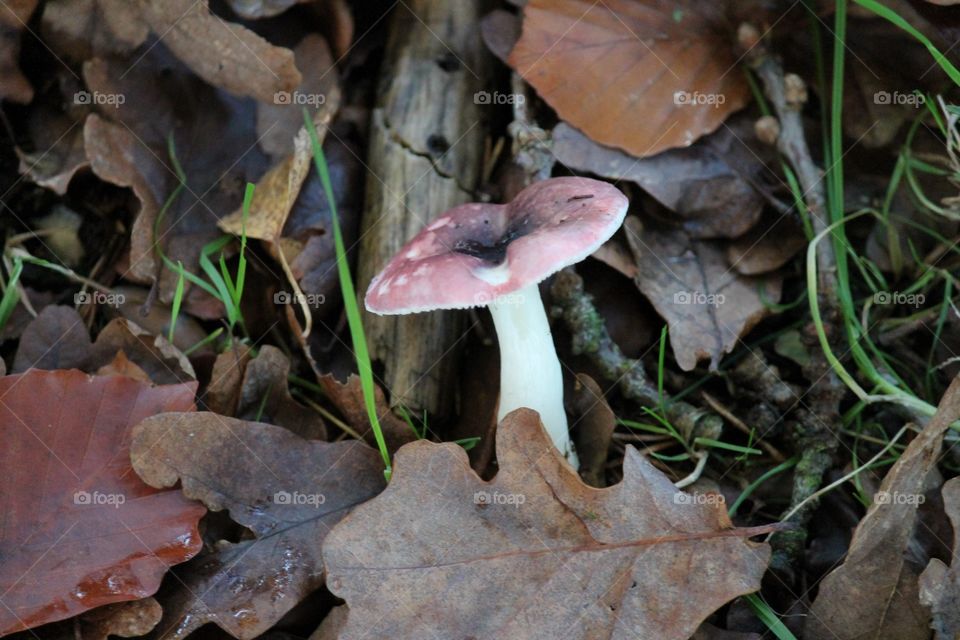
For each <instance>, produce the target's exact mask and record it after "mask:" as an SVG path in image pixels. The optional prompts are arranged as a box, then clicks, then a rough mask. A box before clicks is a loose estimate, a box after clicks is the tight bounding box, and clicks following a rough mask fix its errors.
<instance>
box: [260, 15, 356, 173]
mask: <svg viewBox="0 0 960 640" xmlns="http://www.w3.org/2000/svg"><path fill="white" fill-rule="evenodd" d="M293 54H294V56H296V60H297V66H299V67H300V68H302V69H303V70H304V76H303V81H302V82H301V83H300V85H299V86H298V87H297V88H296V89H295V91H294V93H295V94H296V95H295V96H294V95H291V96H289V98H290V99H289V100H288V99H286V98H287V96H283V97H284V98H285V99H284V100H283V101H280V102H279V103H278V102H277V101H275V100H271V101H270V102H259V103H257V136H258V137H257V143H258V144H259V145H260V148H261V149H263V150H264V151H265V152H267V153H268V154H270V156H271V157H272V158H273V159H274V160H279V159H282V158H285V157H287V156H289V155H290V154H291V153H293V152H294V149H295V147H294V138H296V137H297V133H298V132H299V131H300V129H302V128H303V109H304V107H307V110H308V111H309V112H311V113H314V118H313V122H314V124H315V125H316V127H317V133H318V134H319V135H322V134H323V133H324V131H325V129H326V127H327V125H328V124H329V123H330V120H331V118H332V117H333V115H334V114H335V113H336V112H337V109H339V107H340V74H339V73H337V68H336V64H335V63H334V61H333V57H332V56H331V54H330V47H329V46H327V41H326V40H324V39H323V38H322V37H320V36H318V35H316V34H313V33H311V34H308V35H307V36H305V37H304V38H303V40H301V41H300V44H298V45H297V46H296V47H295V48H294V50H293ZM294 97H296V100H294ZM304 102H305V103H306V104H304ZM322 139H323V138H321V140H322Z"/></svg>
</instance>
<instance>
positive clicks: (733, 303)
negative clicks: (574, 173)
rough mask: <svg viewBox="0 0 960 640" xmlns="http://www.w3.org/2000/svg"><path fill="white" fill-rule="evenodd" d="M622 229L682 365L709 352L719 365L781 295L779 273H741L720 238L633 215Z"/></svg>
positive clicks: (688, 368)
mask: <svg viewBox="0 0 960 640" xmlns="http://www.w3.org/2000/svg"><path fill="white" fill-rule="evenodd" d="M624 230H625V231H626V237H627V243H628V244H629V245H630V250H631V251H632V252H633V255H634V258H635V259H636V261H637V267H638V270H637V275H636V277H634V282H636V284H637V287H638V288H639V289H640V291H642V292H643V295H645V296H646V297H647V298H648V299H649V300H650V302H651V304H653V306H654V308H655V309H656V310H657V313H659V314H660V316H661V317H663V319H664V320H666V321H667V324H668V325H669V326H670V346H671V348H672V349H673V355H674V357H675V358H676V360H677V364H678V365H680V368H681V369H683V370H684V371H691V370H693V368H694V367H696V366H697V362H698V361H699V360H702V359H705V358H709V359H710V366H711V368H715V367H716V366H717V365H718V364H719V362H720V359H721V358H722V357H723V356H724V355H725V354H727V353H730V352H731V351H732V350H733V348H734V347H735V346H736V345H737V341H738V340H739V339H740V336H742V335H744V334H746V333H747V332H748V331H750V329H752V328H753V327H754V325H756V324H757V323H758V322H760V320H762V319H763V318H764V317H765V316H766V315H767V314H768V313H769V309H768V308H767V306H766V305H765V304H764V303H765V302H767V303H776V302H778V301H779V300H780V293H781V284H782V278H781V277H780V276H778V275H776V274H770V275H767V276H754V277H750V276H744V275H741V274H739V273H737V272H736V271H735V270H734V269H733V268H731V267H730V265H729V264H728V262H727V259H726V257H725V255H724V251H723V249H722V248H721V246H720V245H719V243H717V242H716V241H708V240H692V239H690V238H689V237H688V236H687V234H686V233H684V232H683V231H680V230H672V231H655V230H651V229H644V228H643V225H642V224H641V222H640V220H639V219H638V218H636V217H633V216H631V217H628V218H627V220H626V221H625V222H624Z"/></svg>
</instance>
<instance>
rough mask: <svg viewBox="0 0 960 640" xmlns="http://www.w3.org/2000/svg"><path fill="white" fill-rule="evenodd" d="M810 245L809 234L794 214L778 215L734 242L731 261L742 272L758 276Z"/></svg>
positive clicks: (728, 252) (731, 244)
mask: <svg viewBox="0 0 960 640" xmlns="http://www.w3.org/2000/svg"><path fill="white" fill-rule="evenodd" d="M806 246H807V237H806V236H805V235H804V234H803V229H802V228H801V227H800V224H799V223H798V222H797V221H796V220H795V219H794V218H792V217H790V216H787V215H780V214H777V216H776V218H771V219H770V220H761V222H760V224H758V225H757V226H755V227H753V228H752V229H750V231H748V232H747V233H745V234H744V235H742V236H740V237H739V238H737V239H736V240H734V241H733V242H731V243H730V245H729V246H728V247H727V261H728V262H729V263H730V266H731V267H733V268H734V269H736V270H737V271H738V272H739V273H742V274H743V275H745V276H754V275H758V274H761V273H769V272H771V271H775V270H777V269H779V268H780V267H782V266H783V265H785V264H787V262H789V261H790V260H792V259H793V257H794V256H795V255H797V254H798V253H799V252H800V251H801V250H802V249H803V248H804V247H806Z"/></svg>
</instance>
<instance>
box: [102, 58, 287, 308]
mask: <svg viewBox="0 0 960 640" xmlns="http://www.w3.org/2000/svg"><path fill="white" fill-rule="evenodd" d="M163 42H164V43H165V42H167V41H166V39H164V40H163ZM83 72H84V79H85V80H86V83H87V87H88V89H89V90H90V91H91V92H98V93H101V94H105V95H106V94H109V95H123V96H124V97H125V100H124V101H123V103H122V104H118V105H117V106H116V107H108V108H104V109H102V110H101V112H100V113H99V114H94V115H91V116H89V117H88V119H87V123H86V127H85V131H84V134H85V135H84V137H85V144H86V149H87V156H88V157H89V159H90V164H91V168H92V170H93V171H94V172H95V173H96V174H97V175H98V176H100V177H101V178H102V179H104V180H106V181H107V182H111V183H113V184H117V185H120V186H129V187H131V188H132V189H133V191H134V194H135V195H136V197H137V199H138V200H139V201H140V203H141V210H140V212H139V213H138V215H137V217H136V219H135V221H134V224H133V228H132V229H131V242H130V266H129V268H128V270H127V272H125V273H124V274H122V275H123V276H124V277H127V278H128V279H133V280H136V281H139V282H144V283H149V282H152V281H153V280H154V279H155V278H156V276H157V269H158V264H157V262H158V258H157V257H156V247H155V242H154V225H155V224H156V223H157V215H158V213H159V210H160V206H161V205H162V203H163V202H164V201H165V200H166V198H167V197H168V196H169V195H170V193H172V192H173V190H174V188H175V187H176V186H177V184H178V180H177V177H176V174H175V173H174V171H173V169H172V168H171V166H170V160H169V153H168V138H169V136H170V135H173V138H174V142H175V146H176V150H177V158H178V160H179V162H180V163H181V165H182V166H183V170H184V172H185V174H186V188H185V189H184V190H183V191H182V192H181V194H180V196H179V197H178V198H177V200H176V201H175V202H174V203H173V204H172V205H171V206H170V207H169V209H168V210H167V212H166V215H165V216H164V219H163V221H162V223H161V224H160V226H159V229H158V239H159V240H160V241H161V244H162V245H163V247H162V248H163V251H164V252H165V253H166V255H167V256H168V257H169V259H170V260H171V261H173V262H174V263H175V262H176V261H177V260H182V262H183V265H184V267H186V268H187V269H189V270H190V271H192V272H194V273H197V272H199V266H198V264H197V263H198V259H199V253H200V250H201V248H202V246H203V245H204V244H206V243H207V242H209V241H211V240H213V239H215V238H217V237H219V235H220V232H219V230H218V229H217V226H216V225H217V221H218V219H219V217H221V216H223V215H224V214H225V213H226V212H228V211H233V210H234V209H236V208H237V207H239V206H240V203H241V202H242V200H243V185H244V184H245V183H246V182H254V183H255V182H257V180H258V179H259V178H260V177H261V176H262V175H263V174H264V172H265V171H266V169H267V168H268V164H269V159H268V158H267V156H266V154H264V153H263V152H262V151H261V150H260V148H259V147H257V146H256V144H255V142H256V140H257V135H256V126H255V115H256V114H255V104H254V103H253V101H251V100H238V99H236V98H234V97H232V96H230V95H228V94H227V93H225V92H223V91H219V90H217V89H215V88H213V87H211V86H209V85H207V84H206V83H204V82H203V81H202V80H200V79H199V78H197V77H196V76H195V75H193V74H192V73H191V72H190V70H189V69H187V68H185V67H184V66H183V65H182V64H181V63H179V62H178V61H177V60H176V59H175V58H173V57H172V56H171V55H170V53H169V51H167V50H166V49H165V48H164V45H163V44H162V43H161V44H158V45H157V46H155V47H152V48H151V49H150V50H149V51H148V52H147V53H146V54H145V55H144V56H143V57H142V59H140V60H139V61H138V62H137V64H136V65H134V66H133V67H130V65H129V63H128V62H127V61H126V60H122V59H118V58H108V59H94V60H90V61H88V62H86V63H85V64H84V69H83ZM214 257H216V256H214ZM176 282H177V277H176V275H175V273H174V272H173V271H172V270H170V269H164V270H163V272H162V275H161V280H160V300H161V301H162V302H164V303H169V302H170V301H171V300H172V298H173V295H174V291H175V289H176ZM200 293H201V290H200V289H199V288H198V287H189V288H188V295H187V298H186V300H185V303H184V309H185V310H186V311H187V312H189V313H192V314H195V315H201V316H203V317H220V315H222V307H221V305H220V304H219V303H216V304H215V305H213V307H212V308H211V309H208V310H206V311H204V310H203V309H201V308H198V306H197V305H196V304H194V303H196V302H197V300H196V298H195V297H194V296H195V295H200ZM204 296H205V297H207V298H208V299H209V296H206V295H205V294H204V295H203V296H201V297H204Z"/></svg>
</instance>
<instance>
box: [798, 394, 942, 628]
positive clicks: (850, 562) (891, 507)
mask: <svg viewBox="0 0 960 640" xmlns="http://www.w3.org/2000/svg"><path fill="white" fill-rule="evenodd" d="M958 418H960V378H955V379H954V380H953V383H952V384H951V385H950V387H949V388H948V389H947V391H946V393H944V395H943V399H942V400H940V406H938V407H937V413H936V415H935V416H934V417H933V418H932V419H931V420H930V422H929V423H928V424H927V426H926V427H924V429H923V431H921V432H920V434H919V435H918V436H917V437H916V438H914V439H913V441H911V442H910V444H909V445H908V446H907V449H906V450H905V451H904V452H903V454H901V456H900V459H899V460H897V462H896V464H894V465H893V467H891V468H890V471H888V472H887V475H886V477H884V479H883V483H882V484H881V485H880V490H879V491H878V492H877V494H876V495H875V496H874V503H873V505H872V506H871V507H870V508H869V509H868V510H867V514H866V515H865V516H864V517H863V519H861V520H860V524H859V525H857V529H856V531H855V532H854V534H853V539H852V540H851V541H850V549H849V550H848V551H847V556H846V559H845V560H844V562H843V564H842V565H841V566H840V567H838V568H836V569H834V570H833V571H831V572H830V573H829V574H828V575H827V576H826V577H825V578H824V579H823V580H822V581H821V582H820V591H819V593H818V594H817V599H816V600H815V601H814V602H813V605H812V606H811V607H810V615H809V617H808V618H807V623H806V625H805V627H804V637H805V638H810V639H811V640H818V639H820V638H823V639H827V638H829V639H831V640H837V639H839V640H846V639H847V638H850V639H853V638H878V639H889V640H910V639H912V638H918V639H919V638H928V637H929V636H930V630H929V628H928V623H929V620H930V613H929V611H927V610H925V609H924V607H922V606H921V604H920V600H919V597H920V595H919V587H918V586H917V576H918V574H919V573H920V567H915V566H913V564H911V563H909V562H907V560H906V559H905V555H906V551H907V544H908V542H909V541H910V535H911V533H912V531H913V528H914V524H915V523H916V521H917V505H918V504H919V502H920V496H923V494H924V489H925V485H926V479H927V476H928V475H929V473H930V471H931V470H932V469H934V468H935V466H936V463H937V460H938V459H939V458H940V451H941V450H942V448H943V435H944V433H946V431H947V429H948V428H949V427H950V425H951V424H952V423H953V422H954V421H956V420H957V419H958Z"/></svg>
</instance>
